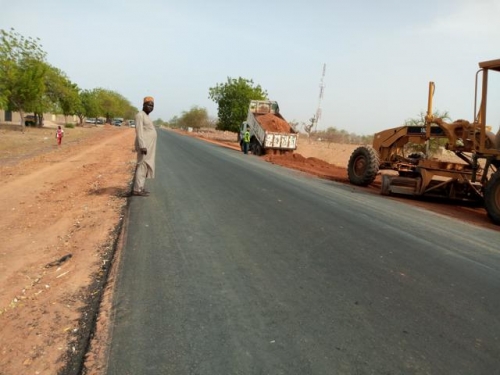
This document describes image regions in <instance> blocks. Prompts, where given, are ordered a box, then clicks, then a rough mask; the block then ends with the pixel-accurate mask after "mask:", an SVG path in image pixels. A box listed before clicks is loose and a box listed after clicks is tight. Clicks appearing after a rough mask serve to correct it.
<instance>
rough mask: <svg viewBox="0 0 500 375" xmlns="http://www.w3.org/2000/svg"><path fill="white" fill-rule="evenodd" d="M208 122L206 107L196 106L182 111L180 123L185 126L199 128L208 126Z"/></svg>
mask: <svg viewBox="0 0 500 375" xmlns="http://www.w3.org/2000/svg"><path fill="white" fill-rule="evenodd" d="M208 122H209V120H208V113H207V110H206V109H205V108H199V107H197V106H194V107H192V108H191V109H190V110H189V111H187V112H186V111H184V112H182V115H181V118H180V119H179V122H178V124H179V126H181V127H183V128H194V129H199V128H203V127H206V125H207V124H208Z"/></svg>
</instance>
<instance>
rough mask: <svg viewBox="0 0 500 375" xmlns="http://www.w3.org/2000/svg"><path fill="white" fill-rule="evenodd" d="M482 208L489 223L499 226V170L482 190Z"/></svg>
mask: <svg viewBox="0 0 500 375" xmlns="http://www.w3.org/2000/svg"><path fill="white" fill-rule="evenodd" d="M484 207H485V208H486V212H487V213H488V216H489V217H490V219H491V221H493V223H495V224H498V225H500V169H499V170H497V171H496V172H495V173H494V174H493V176H491V178H490V179H489V180H488V183H487V184H486V187H485V188H484Z"/></svg>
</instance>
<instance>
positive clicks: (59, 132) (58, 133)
mask: <svg viewBox="0 0 500 375" xmlns="http://www.w3.org/2000/svg"><path fill="white" fill-rule="evenodd" d="M63 135H64V130H63V129H62V128H61V126H58V127H57V131H56V139H57V145H58V146H60V145H61V142H62V138H63Z"/></svg>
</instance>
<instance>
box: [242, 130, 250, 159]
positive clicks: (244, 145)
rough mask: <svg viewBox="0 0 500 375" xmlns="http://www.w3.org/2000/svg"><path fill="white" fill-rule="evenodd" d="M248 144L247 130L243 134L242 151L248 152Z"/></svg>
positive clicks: (248, 134)
mask: <svg viewBox="0 0 500 375" xmlns="http://www.w3.org/2000/svg"><path fill="white" fill-rule="evenodd" d="M249 146H250V132H249V131H248V128H247V130H246V131H245V134H244V135H243V153H245V154H248V148H249Z"/></svg>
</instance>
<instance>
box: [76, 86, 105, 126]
mask: <svg viewBox="0 0 500 375" xmlns="http://www.w3.org/2000/svg"><path fill="white" fill-rule="evenodd" d="M79 101H80V105H79V106H78V107H77V111H76V112H75V113H76V115H77V116H78V118H79V119H80V125H83V120H84V119H85V117H93V118H95V117H98V116H100V115H101V114H102V113H103V110H102V108H101V107H100V105H99V98H98V95H97V90H96V89H94V90H83V91H80V94H79Z"/></svg>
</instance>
